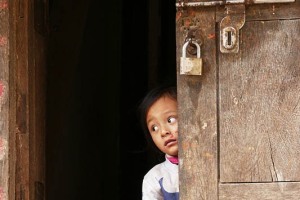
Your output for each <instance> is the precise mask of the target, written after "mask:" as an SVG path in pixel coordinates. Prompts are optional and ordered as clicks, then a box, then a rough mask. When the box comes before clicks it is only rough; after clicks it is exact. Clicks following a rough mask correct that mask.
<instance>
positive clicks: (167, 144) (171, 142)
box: [165, 139, 177, 146]
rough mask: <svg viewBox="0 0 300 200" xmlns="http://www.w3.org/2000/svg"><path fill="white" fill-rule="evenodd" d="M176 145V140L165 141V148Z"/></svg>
mask: <svg viewBox="0 0 300 200" xmlns="http://www.w3.org/2000/svg"><path fill="white" fill-rule="evenodd" d="M175 143H177V140H176V139H169V140H167V141H165V146H171V145H173V144H175Z"/></svg>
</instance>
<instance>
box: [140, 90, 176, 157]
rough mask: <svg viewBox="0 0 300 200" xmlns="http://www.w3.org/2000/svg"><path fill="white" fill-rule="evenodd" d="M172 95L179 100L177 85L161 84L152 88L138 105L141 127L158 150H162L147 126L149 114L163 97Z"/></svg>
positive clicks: (149, 142)
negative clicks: (155, 142)
mask: <svg viewBox="0 0 300 200" xmlns="http://www.w3.org/2000/svg"><path fill="white" fill-rule="evenodd" d="M166 96H167V97H170V98H172V99H174V100H177V89H176V87H175V86H160V87H157V88H154V89H152V90H150V91H149V92H148V93H147V95H146V96H145V97H144V98H143V100H142V102H141V103H140V105H139V107H138V114H139V115H138V117H139V120H140V124H141V127H142V129H143V132H144V134H145V137H146V139H147V142H148V144H149V145H150V146H151V147H152V148H153V149H154V150H156V151H158V152H160V150H159V149H158V148H157V147H156V145H155V144H154V142H153V140H152V138H151V135H150V133H149V130H148V126H147V114H148V111H149V109H150V107H151V106H152V105H153V104H154V103H155V102H156V101H157V100H158V99H160V98H161V97H166Z"/></svg>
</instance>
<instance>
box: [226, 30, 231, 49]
mask: <svg viewBox="0 0 300 200" xmlns="http://www.w3.org/2000/svg"><path fill="white" fill-rule="evenodd" d="M231 34H232V32H231V31H227V45H228V46H231V45H232V43H231Z"/></svg>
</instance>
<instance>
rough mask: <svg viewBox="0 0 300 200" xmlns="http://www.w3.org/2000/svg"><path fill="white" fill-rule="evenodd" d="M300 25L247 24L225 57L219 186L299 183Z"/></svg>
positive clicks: (298, 22) (281, 22)
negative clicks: (237, 47) (234, 51)
mask: <svg viewBox="0 0 300 200" xmlns="http://www.w3.org/2000/svg"><path fill="white" fill-rule="evenodd" d="M299 33H300V20H274V21H254V22H247V23H246V24H245V25H244V27H243V28H242V30H241V37H240V38H241V43H240V51H239V53H238V54H227V55H225V54H221V55H220V61H219V63H220V69H219V71H220V76H219V77H220V85H219V88H220V99H219V103H220V113H219V114H220V181H221V182H276V181H300V162H299V159H295V158H299V156H300V151H299V149H300V140H299V137H300V52H299V49H300V39H299Z"/></svg>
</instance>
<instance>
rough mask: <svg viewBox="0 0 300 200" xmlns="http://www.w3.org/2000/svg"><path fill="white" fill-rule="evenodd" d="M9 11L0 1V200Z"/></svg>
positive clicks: (3, 193) (4, 181)
mask: <svg viewBox="0 0 300 200" xmlns="http://www.w3.org/2000/svg"><path fill="white" fill-rule="evenodd" d="M8 36H9V9H8V1H6V0H1V1H0V172H1V173H0V199H1V200H2V199H3V200H7V199H8V186H9V183H8V181H9V174H8V170H9V160H8V152H9V148H8V147H9V97H8V95H9V85H8V83H9V37H8Z"/></svg>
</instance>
